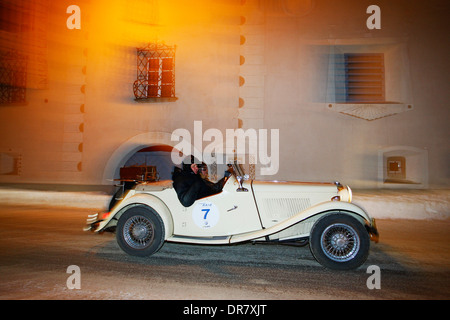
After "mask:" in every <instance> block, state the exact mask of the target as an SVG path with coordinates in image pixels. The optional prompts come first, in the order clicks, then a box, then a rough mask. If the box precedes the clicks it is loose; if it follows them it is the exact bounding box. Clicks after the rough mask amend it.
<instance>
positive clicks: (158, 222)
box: [116, 205, 164, 257]
mask: <svg viewBox="0 0 450 320" xmlns="http://www.w3.org/2000/svg"><path fill="white" fill-rule="evenodd" d="M116 239H117V243H118V244H119V246H120V248H121V249H122V250H123V251H125V252H126V253H128V254H130V255H133V256H141V257H143V256H148V255H151V254H153V253H155V252H157V251H158V250H159V249H160V248H161V247H162V245H163V244H164V223H163V221H162V219H161V217H160V216H159V215H158V214H157V213H156V212H155V211H154V210H153V209H151V208H150V207H147V206H144V205H139V206H133V207H131V208H129V209H127V210H126V211H125V212H124V213H123V214H122V216H121V217H120V219H119V221H118V223H117V230H116Z"/></svg>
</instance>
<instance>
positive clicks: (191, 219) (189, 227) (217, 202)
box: [174, 176, 262, 237]
mask: <svg viewBox="0 0 450 320" xmlns="http://www.w3.org/2000/svg"><path fill="white" fill-rule="evenodd" d="M246 184H247V189H248V191H237V189H238V187H239V185H238V182H237V180H236V178H235V177H234V176H230V178H229V179H228V180H227V182H226V183H225V186H224V188H223V190H222V192H221V193H219V194H216V195H213V196H209V197H205V198H202V199H198V200H196V201H195V202H194V204H193V205H192V206H190V207H188V208H185V207H183V208H181V210H180V211H178V213H177V214H176V220H177V223H176V224H175V230H174V234H175V235H179V236H190V237H216V236H229V235H234V234H239V233H245V232H251V231H256V230H260V229H261V228H262V227H261V222H260V219H259V215H258V211H257V208H256V205H255V200H254V197H253V194H252V191H251V187H250V181H247V182H246Z"/></svg>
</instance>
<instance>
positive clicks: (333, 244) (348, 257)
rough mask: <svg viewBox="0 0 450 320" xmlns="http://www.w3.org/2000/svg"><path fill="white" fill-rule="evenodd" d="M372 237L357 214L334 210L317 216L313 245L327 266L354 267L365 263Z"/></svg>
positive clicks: (317, 255) (345, 268) (313, 248)
mask: <svg viewBox="0 0 450 320" xmlns="http://www.w3.org/2000/svg"><path fill="white" fill-rule="evenodd" d="M369 248H370V238H369V234H368V233H367V231H366V229H365V228H364V226H363V225H362V224H361V222H359V221H358V220H357V219H356V218H354V217H352V216H350V215H348V214H345V213H331V214H328V215H326V216H324V217H322V218H321V219H319V220H317V221H316V223H315V224H314V226H313V227H312V230H311V235H310V249H311V252H312V254H313V256H314V258H315V259H316V260H317V261H318V262H319V263H320V264H322V265H323V266H325V267H327V268H330V269H335V270H351V269H356V268H358V267H359V266H361V265H362V264H363V263H364V262H365V261H366V259H367V257H368V255H369Z"/></svg>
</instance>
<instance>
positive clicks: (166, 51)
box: [133, 43, 177, 102]
mask: <svg viewBox="0 0 450 320" xmlns="http://www.w3.org/2000/svg"><path fill="white" fill-rule="evenodd" d="M175 49H176V46H167V45H165V44H162V43H150V44H148V45H147V46H146V47H143V48H137V80H136V81H135V82H134V84H133V91H134V96H135V98H136V99H135V100H136V101H139V102H158V101H175V100H177V98H176V97H175Z"/></svg>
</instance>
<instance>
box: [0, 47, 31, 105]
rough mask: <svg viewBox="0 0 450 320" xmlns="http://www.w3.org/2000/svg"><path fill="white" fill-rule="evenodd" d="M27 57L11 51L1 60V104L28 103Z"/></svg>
mask: <svg viewBox="0 0 450 320" xmlns="http://www.w3.org/2000/svg"><path fill="white" fill-rule="evenodd" d="M26 87H27V57H26V56H25V55H23V54H19V53H18V52H17V51H9V52H6V53H4V54H3V55H2V57H1V60H0V104H21V103H25V102H26Z"/></svg>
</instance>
